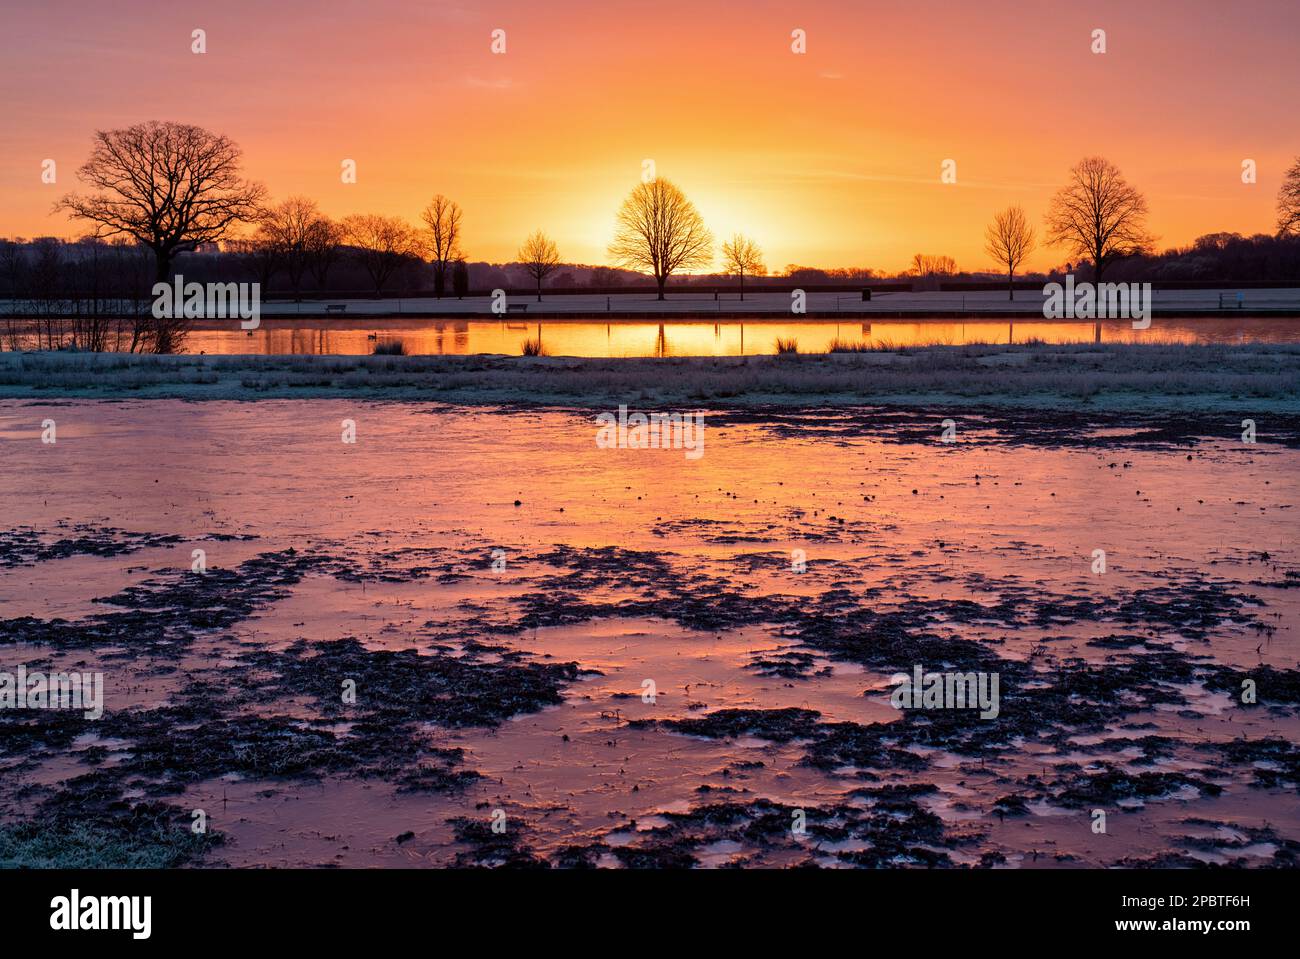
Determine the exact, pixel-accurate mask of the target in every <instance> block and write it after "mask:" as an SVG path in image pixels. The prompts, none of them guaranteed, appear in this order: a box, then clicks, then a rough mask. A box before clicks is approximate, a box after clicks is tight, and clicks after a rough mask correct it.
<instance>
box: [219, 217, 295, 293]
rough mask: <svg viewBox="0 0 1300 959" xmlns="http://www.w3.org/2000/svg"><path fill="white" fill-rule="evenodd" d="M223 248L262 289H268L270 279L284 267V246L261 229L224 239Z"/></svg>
mask: <svg viewBox="0 0 1300 959" xmlns="http://www.w3.org/2000/svg"><path fill="white" fill-rule="evenodd" d="M225 249H226V250H227V251H228V252H230V253H231V254H233V255H234V257H235V260H236V262H237V263H238V264H239V266H240V267H242V268H243V270H244V272H245V273H247V274H248V275H249V276H251V277H252V278H253V280H255V281H256V282H257V283H259V284H260V285H261V287H262V289H264V290H269V289H270V287H271V280H272V279H273V278H274V277H275V275H276V274H277V273H279V272H280V270H281V269H283V268H284V263H285V255H284V248H283V247H281V245H280V243H279V241H278V240H277V239H276V238H275V237H273V236H270V235H268V234H266V233H263V232H262V231H261V230H259V231H258V232H256V233H254V234H253V235H252V236H248V237H242V238H240V239H238V240H228V241H226V245H225Z"/></svg>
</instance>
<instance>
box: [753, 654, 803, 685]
mask: <svg viewBox="0 0 1300 959" xmlns="http://www.w3.org/2000/svg"><path fill="white" fill-rule="evenodd" d="M816 665H817V657H816V656H814V655H813V654H812V653H805V652H802V651H800V650H797V649H783V650H779V651H777V652H772V653H763V654H755V655H753V656H751V657H750V660H749V663H748V664H746V666H745V668H746V669H749V670H751V671H753V672H755V673H757V674H758V675H759V676H772V677H777V678H780V679H807V678H808V677H809V676H811V675H812V673H813V667H814V666H816Z"/></svg>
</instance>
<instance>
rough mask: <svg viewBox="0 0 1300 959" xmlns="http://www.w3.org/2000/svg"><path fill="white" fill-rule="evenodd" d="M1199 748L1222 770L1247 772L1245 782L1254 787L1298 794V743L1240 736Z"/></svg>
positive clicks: (1299, 764)
mask: <svg viewBox="0 0 1300 959" xmlns="http://www.w3.org/2000/svg"><path fill="white" fill-rule="evenodd" d="M1201 749H1202V750H1203V751H1205V752H1208V753H1210V754H1211V756H1212V757H1213V758H1212V760H1211V761H1212V762H1214V764H1215V765H1216V766H1218V767H1219V768H1221V769H1223V770H1225V772H1245V773H1249V774H1250V779H1249V780H1248V781H1249V782H1250V785H1251V786H1253V787H1255V788H1258V789H1291V790H1294V791H1295V792H1296V793H1297V794H1300V746H1297V745H1296V744H1295V743H1293V742H1291V741H1290V740H1286V739H1281V738H1279V737H1276V736H1269V737H1265V738H1263V739H1244V738H1243V739H1234V740H1231V741H1230V742H1226V743H1214V744H1206V745H1203V746H1202V747H1201Z"/></svg>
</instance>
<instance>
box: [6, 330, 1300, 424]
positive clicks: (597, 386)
mask: <svg viewBox="0 0 1300 959" xmlns="http://www.w3.org/2000/svg"><path fill="white" fill-rule="evenodd" d="M98 396H103V397H124V396H138V397H181V398H187V399H257V398H263V397H274V398H283V397H330V396H357V397H369V398H391V399H438V400H443V401H447V402H453V403H464V404H491V403H542V404H556V405H579V406H603V405H607V404H608V403H609V401H610V400H615V401H620V402H628V401H634V402H643V403H661V404H674V403H676V404H682V405H690V406H695V407H699V406H719V407H721V406H726V407H738V406H755V405H763V404H785V405H798V406H811V405H821V404H834V405H841V404H850V403H907V404H913V405H915V404H920V403H927V402H931V401H936V402H937V401H940V400H951V399H953V398H956V399H959V400H960V399H965V400H967V401H978V402H981V403H985V404H990V405H1027V406H1039V407H1055V406H1074V405H1077V404H1079V403H1090V404H1095V405H1097V406H1098V407H1105V408H1124V407H1131V408H1148V407H1167V408H1168V407H1179V408H1204V409H1215V408H1225V409H1226V408H1234V407H1237V406H1240V405H1241V404H1242V403H1243V402H1249V403H1251V404H1255V405H1256V406H1257V407H1258V408H1261V409H1262V408H1265V407H1266V408H1269V409H1286V410H1296V411H1300V345H1290V344H1288V345H1266V344H1260V345H1237V346H1220V345H1132V344H1107V345H1095V344H1079V345H1069V346H1048V345H1044V344H1035V345H1023V346H995V345H985V346H938V347H924V348H909V349H907V350H899V351H884V350H872V351H869V352H865V353H831V354H826V353H819V354H786V355H784V356H779V357H777V356H747V357H739V356H738V357H680V358H674V357H666V358H627V359H603V358H577V357H558V356H541V357H518V356H516V357H507V356H318V355H308V356H288V355H285V356H139V355H126V354H120V353H101V354H93V353H71V354H69V353H0V397H6V398H41V399H49V398H61V397H69V398H73V397H98Z"/></svg>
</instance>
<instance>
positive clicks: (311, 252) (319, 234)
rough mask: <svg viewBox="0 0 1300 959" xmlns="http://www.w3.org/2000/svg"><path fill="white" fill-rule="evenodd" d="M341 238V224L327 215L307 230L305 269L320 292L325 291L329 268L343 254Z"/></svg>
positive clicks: (342, 235) (342, 236) (342, 237)
mask: <svg viewBox="0 0 1300 959" xmlns="http://www.w3.org/2000/svg"><path fill="white" fill-rule="evenodd" d="M343 240H344V231H343V227H342V225H341V224H338V223H335V222H334V221H333V220H331V219H330V218H329V217H327V216H321V217H320V218H319V219H317V220H316V221H315V222H313V223H312V225H311V228H310V229H309V230H308V231H307V243H306V247H305V248H304V251H303V252H304V255H305V259H306V261H307V271H308V272H309V273H311V278H312V279H313V280H314V281H315V282H316V289H318V290H320V291H321V292H324V291H325V287H326V283H327V281H328V279H329V273H330V270H331V269H333V267H334V264H335V263H337V262H338V261H339V259H340V258H341V257H342V255H343Z"/></svg>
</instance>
